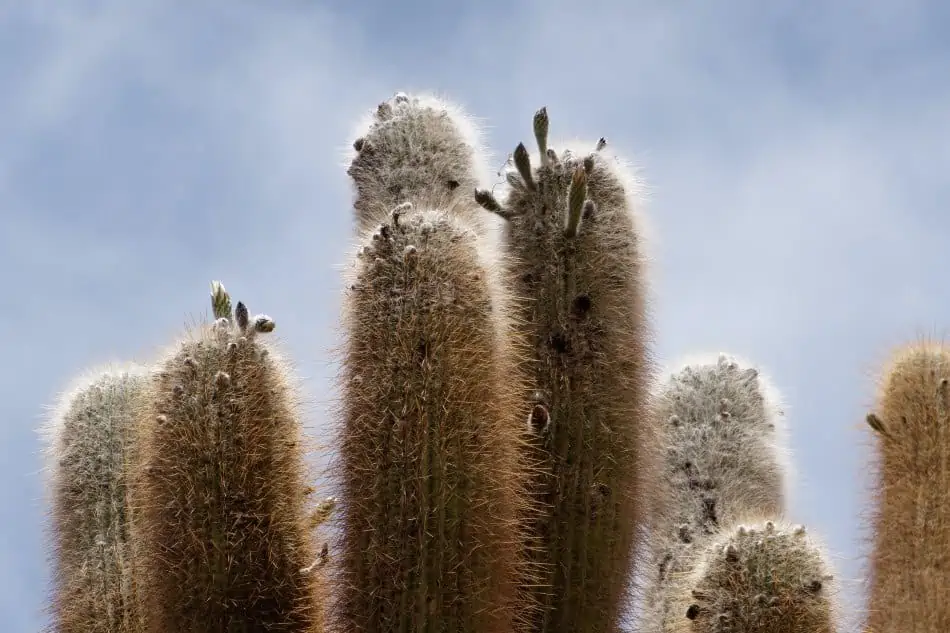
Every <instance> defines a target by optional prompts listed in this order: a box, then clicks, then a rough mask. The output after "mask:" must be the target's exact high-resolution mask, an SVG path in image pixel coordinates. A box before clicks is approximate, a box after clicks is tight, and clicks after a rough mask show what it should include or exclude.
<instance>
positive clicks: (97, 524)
mask: <svg viewBox="0 0 950 633" xmlns="http://www.w3.org/2000/svg"><path fill="white" fill-rule="evenodd" d="M146 381H147V376H146V370H145V368H144V367H142V366H139V365H134V364H129V365H125V366H114V367H108V368H103V369H99V370H94V371H91V372H88V373H87V374H86V375H84V376H82V377H81V378H80V379H79V380H78V381H77V382H76V385H75V386H74V387H73V388H72V389H70V390H67V391H66V393H65V394H64V395H63V396H62V398H61V400H60V403H59V405H58V406H57V407H56V408H55V409H54V412H53V414H52V416H51V418H50V420H49V424H48V426H47V427H46V428H45V429H44V430H45V432H46V434H47V435H48V445H47V453H48V459H49V471H50V473H49V480H48V484H49V493H50V503H51V517H50V518H51V521H50V528H51V537H52V538H51V540H52V544H53V566H54V573H53V584H54V595H53V598H52V602H51V607H52V619H53V630H54V631H56V633H80V632H81V633H131V632H133V631H135V632H137V631H140V630H141V629H140V628H139V625H140V616H141V613H140V609H139V608H138V605H137V603H136V598H135V576H134V574H133V573H132V562H131V558H132V554H131V546H132V544H131V542H130V538H129V532H128V512H129V508H128V504H127V493H128V482H129V475H130V473H129V468H128V466H129V464H128V462H129V460H130V459H131V458H132V453H133V451H134V441H133V439H134V430H135V422H136V407H137V406H138V400H139V398H140V397H141V394H142V392H143V390H144V386H145V384H146Z"/></svg>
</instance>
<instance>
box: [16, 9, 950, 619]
mask: <svg viewBox="0 0 950 633" xmlns="http://www.w3.org/2000/svg"><path fill="white" fill-rule="evenodd" d="M196 4H198V3H187V4H186V3H172V2H159V1H157V0H139V1H137V2H135V3H130V2H119V1H118V0H105V1H101V2H89V1H83V0H76V1H74V2H70V3H62V2H56V1H53V0H36V1H34V2H30V3H14V2H12V0H2V1H0V86H2V90H0V112H2V113H3V114H2V117H0V264H2V265H0V285H2V287H3V288H4V290H5V291H4V293H3V294H2V295H0V308H2V309H0V348H2V349H4V350H5V351H6V353H7V359H8V360H9V361H10V362H9V363H6V364H3V365H2V366H0V380H2V384H3V385H4V386H5V390H4V393H6V396H5V397H4V398H3V399H2V404H0V413H2V420H3V424H2V425H0V438H2V441H3V445H4V450H5V458H4V459H3V460H2V463H0V482H2V484H0V503H2V504H3V507H4V508H6V512H5V513H4V520H3V521H0V587H2V588H3V590H2V591H0V619H2V620H3V621H4V623H5V625H6V626H5V630H6V631H9V632H10V633H28V632H34V631H37V630H38V629H39V627H40V625H41V623H42V622H43V620H44V618H43V615H42V606H43V602H44V600H45V597H46V582H47V570H46V560H45V556H46V554H45V547H44V542H43V533H42V530H41V526H42V520H43V512H44V507H43V491H42V481H41V477H40V474H39V469H40V467H41V460H40V455H39V449H40V444H39V441H38V438H37V436H36V434H35V431H34V429H35V428H36V427H37V426H38V424H39V422H40V419H41V416H42V414H43V406H44V405H45V404H47V403H50V402H52V401H53V400H54V399H55V397H56V394H57V392H58V390H60V389H61V388H63V387H64V386H65V385H66V384H67V383H68V382H69V380H70V378H71V377H72V376H73V375H74V374H76V373H78V372H80V371H81V370H83V369H84V368H86V367H88V366H90V365H96V364H99V363H102V362H105V361H109V360H114V359H137V360H142V361H147V360H148V359H149V358H151V357H153V356H154V355H155V353H156V352H157V351H158V350H159V349H160V348H161V347H162V346H164V345H165V344H167V343H168V342H170V341H171V340H172V339H173V338H174V337H175V335H176V333H177V332H179V331H180V329H181V327H182V325H183V324H184V323H185V322H186V321H190V320H191V319H193V318H197V317H200V316H201V315H203V314H204V313H206V312H207V307H206V306H207V303H208V302H207V288H208V286H207V284H208V281H209V280H210V279H212V278H219V279H223V280H224V281H225V284H226V285H227V287H228V289H229V290H231V291H232V292H233V294H234V295H236V296H237V298H240V299H243V300H245V301H247V302H248V303H249V305H250V308H251V310H252V311H265V312H268V313H269V314H271V315H272V316H273V317H275V319H276V320H277V323H278V332H279V333H280V338H281V339H282V341H283V342H284V343H285V345H286V348H287V349H288V350H289V352H290V354H291V355H292V357H293V358H294V360H295V361H296V363H297V366H298V370H299V372H300V374H301V375H302V377H303V379H304V381H305V385H306V394H305V395H306V397H307V401H308V406H307V409H306V410H307V419H308V423H309V424H310V426H311V427H312V429H313V430H314V432H317V433H319V431H320V429H321V428H323V427H324V425H325V423H326V420H327V416H328V413H327V412H326V410H327V408H328V406H329V405H330V404H331V399H332V397H333V388H332V379H333V376H334V365H333V363H332V355H331V353H330V348H331V347H332V346H333V345H334V344H335V343H336V342H337V341H338V331H337V320H338V314H339V307H340V296H341V295H340V288H341V281H340V276H339V272H340V270H341V268H342V266H343V264H344V263H345V261H346V257H347V253H348V249H349V245H350V241H351V233H352V224H351V218H350V210H349V204H350V200H351V198H350V196H351V193H350V189H349V183H348V181H347V178H346V175H345V172H344V168H343V166H342V156H343V151H344V148H345V147H346V145H347V144H348V142H349V141H350V140H351V135H352V131H353V130H352V128H353V124H354V122H355V121H357V120H358V119H359V118H360V117H361V115H362V114H363V113H364V112H365V111H366V110H368V109H369V108H372V107H373V106H374V105H375V104H376V103H377V102H378V101H380V100H382V99H384V98H386V97H388V96H390V95H391V94H392V93H393V92H395V91H397V90H408V91H412V90H436V91H439V92H440V93H442V94H444V95H446V96H448V97H450V98H452V99H453V100H455V101H457V102H459V103H461V104H462V105H463V106H465V107H466V108H467V109H468V110H469V111H471V112H473V113H474V114H476V115H478V116H479V117H482V118H483V119H484V122H485V124H486V126H487V130H486V131H487V139H488V141H489V143H490V145H491V146H492V148H493V149H494V151H495V152H496V157H497V161H496V164H498V165H499V166H500V165H501V163H502V162H503V160H504V157H505V154H506V153H507V152H508V151H510V150H511V149H512V148H513V147H514V146H515V145H516V144H517V142H518V141H520V140H529V139H530V117H531V115H532V113H533V112H534V110H535V109H536V108H537V107H539V106H541V105H547V106H548V110H549V112H550V114H551V118H552V135H553V136H555V137H557V136H580V137H587V138H591V139H596V138H597V137H599V136H601V135H605V136H607V137H608V138H609V139H610V142H611V143H612V145H614V146H615V147H617V148H619V149H620V150H621V151H623V152H624V153H626V154H627V155H628V156H630V157H632V158H633V159H634V160H635V161H636V163H637V164H638V165H639V166H640V167H641V169H642V175H643V177H644V178H645V179H646V180H647V182H648V184H649V187H650V191H651V198H650V201H649V206H648V208H647V213H648V215H649V218H650V222H651V224H652V226H653V233H654V234H655V238H656V239H655V241H654V243H653V244H652V246H651V253H652V256H653V258H654V262H655V263H654V279H653V285H654V287H655V294H656V297H655V303H654V315H655V320H656V323H657V336H658V342H657V344H658V347H657V354H658V356H659V359H660V360H661V362H664V363H669V362H672V361H675V359H677V358H679V357H682V356H684V355H687V354H690V353H693V352H702V351H719V350H724V351H730V352H734V353H736V354H739V355H741V356H744V357H747V358H749V359H752V360H754V361H755V362H757V363H760V364H761V365H762V366H763V367H764V368H765V370H766V371H767V372H768V373H769V374H770V375H771V377H772V378H773V380H774V382H775V383H776V384H777V385H778V386H779V388H780V389H781V391H782V392H783V393H784V395H785V397H786V400H787V404H788V418H789V424H790V428H791V444H792V450H793V452H794V458H795V464H796V470H797V479H796V485H795V494H794V498H793V500H792V503H791V508H790V515H789V516H790V518H791V519H792V520H795V521H799V522H803V523H806V524H807V525H809V526H810V527H811V529H812V531H813V532H815V533H817V534H820V535H822V536H823V538H824V539H825V541H826V542H827V544H828V547H829V549H830V550H831V552H833V554H834V556H835V558H834V563H835V565H836V567H837V568H838V570H839V576H840V577H841V578H843V579H844V581H845V596H846V598H848V599H849V600H850V601H852V602H854V601H856V600H858V601H859V600H860V596H861V593H862V591H863V589H862V586H861V582H860V580H861V576H862V570H863V566H862V565H863V563H862V559H861V556H862V553H863V552H864V551H865V547H864V545H863V538H864V537H865V536H866V533H865V532H864V531H863V529H862V527H861V525H862V524H861V520H860V517H861V513H862V512H863V511H865V510H866V509H867V507H868V506H867V487H868V484H869V482H868V481H867V478H866V472H867V463H868V462H867V458H868V453H867V446H866V441H865V433H864V430H863V426H862V419H863V416H864V413H865V411H866V410H867V407H868V406H870V405H871V404H872V402H873V398H874V386H875V379H876V371H877V367H878V366H879V365H880V363H881V362H882V361H883V360H884V359H885V358H886V356H887V354H888V353H889V351H890V350H891V349H892V348H893V347H894V346H895V345H897V344H900V343H901V342H903V341H908V340H913V339H915V338H916V337H918V336H920V335H938V336H939V335H943V334H945V333H946V331H945V327H946V324H947V323H950V301H948V300H947V299H946V297H945V296H943V294H944V293H943V291H944V290H945V288H946V271H947V270H948V269H950V249H948V248H946V243H947V240H948V238H950V214H948V213H947V212H946V209H947V208H948V207H950V179H948V178H947V169H948V165H950V143H947V141H946V139H948V138H950V43H948V41H947V39H946V33H947V32H948V31H950V5H947V4H946V3H938V2H936V1H934V2H922V1H914V0H899V1H898V0H891V1H885V0H863V1H859V0H841V1H839V2H836V3H833V6H831V5H832V3H824V2H818V1H816V0H806V1H804V2H794V3H793V2H784V1H783V2H773V3H768V7H766V6H765V5H766V3H762V2H754V1H752V0H745V1H743V0H728V1H727V0H724V1H723V2H717V3H715V7H713V6H712V3H692V4H691V6H690V9H691V10H690V11H687V10H685V9H683V8H682V7H683V6H684V5H683V4H681V3H669V2H661V1H660V0H655V1H649V2H647V1H637V0H587V1H586V2H584V3H580V2H568V1H566V0H522V1H519V2H511V3H502V2H499V1H497V0H490V1H489V0H482V1H480V2H477V3H475V2H471V3H461V2H460V3H458V4H455V5H452V4H451V3H445V2H442V3H436V2H434V0H425V1H421V2H420V1H416V2H406V3H391V2H386V3H384V2H379V3H370V2H365V1H357V0H346V1H345V2H344V1H343V0H331V1H330V2H322V3H315V2H303V1H292V0H278V1H276V2H267V3H261V2H250V1H244V0H238V1H229V2H223V1H222V2H205V3H200V4H201V5H202V8H198V7H196V6H195V5H196ZM674 4H676V5H677V6H678V7H680V8H674V7H673V6H672V5H674ZM397 7H398V8H397ZM14 361H15V362H14Z"/></svg>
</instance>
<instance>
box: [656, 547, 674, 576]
mask: <svg viewBox="0 0 950 633" xmlns="http://www.w3.org/2000/svg"><path fill="white" fill-rule="evenodd" d="M672 560H673V554H671V553H670V552H667V553H666V554H665V555H664V556H663V559H662V560H661V561H660V570H659V571H660V580H663V577H664V576H666V569H667V567H669V565H670V562H671V561H672Z"/></svg>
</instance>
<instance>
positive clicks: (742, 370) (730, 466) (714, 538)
mask: <svg viewBox="0 0 950 633" xmlns="http://www.w3.org/2000/svg"><path fill="white" fill-rule="evenodd" d="M655 415H656V418H657V422H658V425H659V426H660V428H661V441H660V442H659V445H660V446H661V447H662V449H663V451H664V456H663V468H662V471H661V473H660V475H661V477H660V479H661V481H660V483H659V487H658V491H657V492H658V494H657V495H656V497H655V500H656V502H655V506H654V507H653V509H652V515H653V517H652V519H653V520H652V531H653V534H652V540H651V552H650V553H651V557H652V562H653V566H654V567H653V569H651V570H650V573H651V576H650V577H649V582H650V585H649V591H648V595H647V603H646V605H645V613H644V619H643V627H642V628H643V630H644V631H645V632H646V633H686V632H687V631H688V632H692V633H752V632H756V631H768V632H769V633H832V632H833V631H835V630H836V629H835V626H836V623H837V609H836V606H835V588H834V585H833V584H832V580H833V578H832V575H831V567H830V564H829V563H828V562H827V559H826V556H825V555H824V553H823V551H822V550H821V547H820V546H819V545H818V543H817V542H816V541H815V540H814V539H812V538H811V537H810V536H808V535H806V532H805V529H804V528H803V527H800V526H789V525H786V524H785V523H783V522H782V521H780V520H779V519H777V518H773V517H780V516H782V515H783V514H784V511H785V505H786V496H787V486H788V478H789V475H790V472H789V471H790V465H789V460H788V455H787V446H786V437H785V433H786V431H785V426H784V412H783V410H782V404H781V399H780V397H779V394H778V392H777V391H776V390H775V388H774V387H773V386H772V385H771V384H770V383H769V381H768V380H767V379H766V378H765V376H763V375H762V374H761V372H760V370H759V369H757V368H755V367H751V366H748V365H747V364H746V363H741V362H739V361H738V360H736V359H735V358H733V357H730V356H727V355H725V354H720V355H719V356H718V358H716V359H709V360H706V359H696V360H695V361H694V362H692V363H688V364H686V365H685V366H684V367H683V368H682V369H681V370H680V371H679V372H678V373H676V374H673V375H672V376H671V377H670V380H669V381H668V382H667V383H666V384H665V385H664V386H663V387H662V389H661V390H660V391H659V393H658V394H657V397H656V401H655ZM743 522H750V523H748V524H747V525H744V524H743Z"/></svg>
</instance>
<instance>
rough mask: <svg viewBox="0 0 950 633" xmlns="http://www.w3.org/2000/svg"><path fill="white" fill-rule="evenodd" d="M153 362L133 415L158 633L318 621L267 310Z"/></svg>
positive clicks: (206, 332)
mask: <svg viewBox="0 0 950 633" xmlns="http://www.w3.org/2000/svg"><path fill="white" fill-rule="evenodd" d="M212 301H213V305H214V311H215V315H216V316H219V318H218V319H217V320H216V321H215V323H214V324H213V325H212V326H202V327H199V328H197V329H196V330H194V331H191V332H189V333H188V335H186V336H185V337H184V338H183V339H182V340H181V341H180V342H179V343H178V344H176V345H175V346H174V347H173V349H172V350H170V352H169V353H168V354H167V356H166V357H165V358H164V359H163V360H161V361H160V362H159V363H158V365H157V367H156V369H155V372H154V376H153V380H152V381H151V383H150V384H149V387H148V391H147V396H148V399H147V401H146V402H145V405H144V407H143V409H142V412H141V419H140V421H139V429H140V431H141V439H140V447H139V449H140V465H139V472H138V476H137V478H136V481H135V486H134V488H133V492H134V497H133V498H134V501H135V507H136V510H137V511H138V514H137V519H138V520H137V521H136V523H135V524H134V525H133V528H134V534H135V536H136V539H137V540H138V542H139V545H140V547H138V548H137V550H139V551H140V552H141V553H140V557H141V561H142V563H141V568H142V570H143V582H142V585H141V586H142V594H143V601H144V603H145V604H146V606H147V608H148V618H147V624H148V630H149V631H151V632H153V633H160V632H161V633H164V632H166V631H180V632H182V633H199V632H200V633H206V632H216V633H217V632H221V633H224V632H232V631H239V632H242V633H245V632H246V633H250V632H254V631H280V632H287V633H297V632H301V633H302V632H307V633H312V632H315V631H319V630H321V625H322V607H323V605H322V599H321V598H322V596H320V595H319V591H320V587H321V575H320V574H319V573H316V572H315V571H314V567H313V564H314V561H315V560H319V559H318V557H317V554H316V552H315V551H314V548H313V543H312V533H311V531H310V527H309V525H308V521H309V520H310V517H309V508H308V502H307V497H306V489H305V487H306V484H307V481H306V479H305V476H306V473H305V471H304V461H303V443H302V441H303V438H302V437H301V424H300V420H299V418H298V414H297V411H296V406H297V399H298V396H297V394H296V387H295V385H294V383H293V378H292V376H291V374H290V369H289V367H288V365H287V364H286V362H285V361H284V360H282V359H281V358H279V357H278V354H277V353H276V352H274V351H273V350H272V348H271V346H269V345H267V344H265V342H264V341H262V340H261V338H262V337H261V333H264V332H269V331H271V330H273V328H274V322H273V321H272V320H271V319H270V318H269V317H266V316H263V315H261V316H258V317H249V315H248V311H247V308H246V307H245V306H244V304H243V303H240V302H239V303H238V304H237V305H236V307H235V311H234V314H233V315H228V316H223V315H224V314H225V313H229V312H230V307H229V305H230V300H229V299H226V293H224V289H223V287H221V286H220V284H217V285H214V284H213V286H212Z"/></svg>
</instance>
